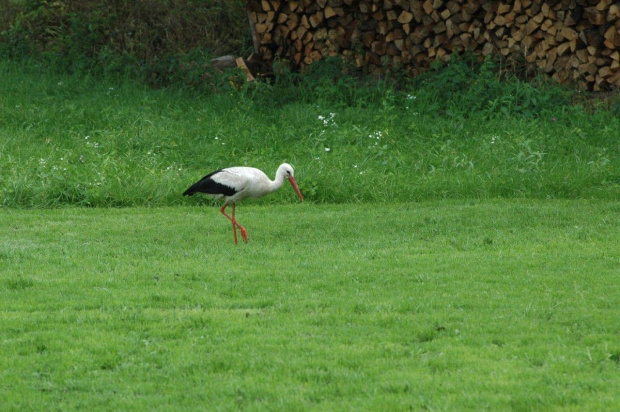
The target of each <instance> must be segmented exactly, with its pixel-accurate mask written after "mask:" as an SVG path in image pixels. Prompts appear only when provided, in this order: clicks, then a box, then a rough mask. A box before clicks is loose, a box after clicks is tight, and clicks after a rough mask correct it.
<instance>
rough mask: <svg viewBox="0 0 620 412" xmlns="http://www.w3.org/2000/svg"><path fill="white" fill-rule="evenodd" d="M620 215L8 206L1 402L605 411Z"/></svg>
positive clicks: (585, 205) (615, 389) (588, 210)
mask: <svg viewBox="0 0 620 412" xmlns="http://www.w3.org/2000/svg"><path fill="white" fill-rule="evenodd" d="M283 196H285V197H287V198H288V197H290V198H293V197H294V195H293V193H292V191H290V190H287V191H285V192H284V194H283ZM619 212H620V209H619V207H618V204H617V203H616V202H610V201H579V200H573V201H536V200H522V201H514V200H513V201H501V200H495V201H463V202H460V201H451V202H439V203H438V202H432V203H426V202H425V203H418V204H416V203H409V204H391V205H388V204H386V205H381V206H377V205H340V206H338V205H312V204H308V203H306V204H297V205H281V206H277V207H276V206H260V205H252V204H250V203H248V204H244V205H242V206H241V207H240V208H239V210H238V214H239V215H238V217H239V218H240V219H241V222H242V223H243V224H244V225H245V226H246V227H247V228H248V231H249V235H250V239H251V242H250V243H249V244H247V245H246V244H241V245H238V246H236V247H235V246H234V245H233V244H232V233H231V229H230V226H229V224H227V222H226V220H225V219H224V218H223V217H221V216H220V214H219V212H218V210H217V209H216V208H194V207H174V208H155V209H151V208H132V209H106V210H100V209H73V208H68V209H57V210H43V211H20V210H10V209H6V208H5V209H3V210H1V211H0V239H1V240H0V264H1V266H2V276H1V277H0V317H1V318H2V322H1V323H0V336H2V341H1V344H0V382H2V384H1V385H0V392H1V393H0V398H2V399H3V401H2V404H3V406H2V408H3V409H4V410H28V409H32V410H86V409H88V410H96V409H106V410H110V409H122V410H145V409H148V410H169V409H170V408H171V407H172V406H174V407H175V408H176V409H184V408H186V409H192V408H200V407H202V406H205V407H206V406H211V407H215V406H217V408H218V409H222V410H231V409H237V408H241V409H280V410H308V409H316V410H347V409H355V410H359V409H375V410H388V409H389V410H403V409H406V408H407V407H410V408H412V409H414V410H419V409H433V410H481V409H490V410H507V409H513V410H544V409H564V410H575V411H577V410H579V411H582V410H597V411H599V410H611V409H613V407H615V406H617V404H618V402H619V401H620V399H619V395H618V394H619V393H620V345H619V344H618V335H619V334H620V320H619V318H618V316H617V308H618V306H619V305H620V290H619V285H620V279H619V273H620V270H619V269H620V253H619V252H618V251H619V250H620V244H619V239H620V220H619V216H620V213H619Z"/></svg>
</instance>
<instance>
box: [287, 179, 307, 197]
mask: <svg viewBox="0 0 620 412" xmlns="http://www.w3.org/2000/svg"><path fill="white" fill-rule="evenodd" d="M288 181H289V182H291V186H293V189H295V193H297V196H299V198H300V199H301V201H302V202H303V201H304V197H303V196H302V195H301V192H300V191H299V186H297V182H296V181H295V178H294V177H293V176H289V178H288Z"/></svg>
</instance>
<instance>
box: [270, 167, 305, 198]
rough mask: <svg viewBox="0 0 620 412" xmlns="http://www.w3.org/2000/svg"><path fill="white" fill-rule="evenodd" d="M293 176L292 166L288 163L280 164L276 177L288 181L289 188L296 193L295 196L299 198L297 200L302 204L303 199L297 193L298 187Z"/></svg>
mask: <svg viewBox="0 0 620 412" xmlns="http://www.w3.org/2000/svg"><path fill="white" fill-rule="evenodd" d="M294 174H295V172H294V170H293V166H291V165H290V164H288V163H282V164H281V165H280V167H278V171H277V172H276V175H277V176H282V177H283V178H286V179H288V181H289V182H290V183H291V186H293V189H294V190H295V193H297V196H299V199H300V200H301V201H302V202H303V201H304V197H303V196H302V195H301V192H300V191H299V186H297V181H296V180H295V177H294Z"/></svg>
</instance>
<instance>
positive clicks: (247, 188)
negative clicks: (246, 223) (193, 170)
mask: <svg viewBox="0 0 620 412" xmlns="http://www.w3.org/2000/svg"><path fill="white" fill-rule="evenodd" d="M284 179H288V181H289V182H290V183H291V186H293V189H295V193H297V196H299V198H300V199H301V201H302V202H303V201H304V197H303V196H302V195H301V192H300V191H299V187H298V186H297V182H296V181H295V178H294V177H293V168H292V167H291V165H289V164H288V163H282V164H281V165H280V167H278V170H277V171H276V178H275V180H273V181H272V180H270V179H269V177H267V175H266V174H265V173H263V172H262V171H261V170H259V169H255V168H253V167H243V166H241V167H227V168H226V169H219V170H216V171H214V172H211V173H209V174H208V175H206V176H205V177H203V178H202V179H200V180H199V181H198V182H196V183H194V184H193V185H191V186H190V187H189V189H187V190H186V191H185V192H183V196H191V195H193V194H194V193H197V192H200V193H206V194H208V195H211V196H213V197H214V198H216V199H222V198H224V199H225V202H224V205H223V206H222V207H221V209H220V212H222V214H223V215H224V216H226V217H227V218H228V219H229V220H230V221H231V222H232V226H233V232H234V234H235V244H237V227H238V228H239V229H240V230H241V236H242V237H243V241H244V242H247V241H248V233H247V231H246V230H245V228H244V227H243V226H241V225H240V224H239V222H237V220H236V219H235V203H236V202H238V201H240V200H243V199H245V198H248V197H261V196H264V195H266V194H269V193H271V192H274V191H276V190H278V189H279V188H280V187H282V184H283V183H284ZM229 204H230V205H232V216H230V215H229V214H228V213H226V206H228V205H229Z"/></svg>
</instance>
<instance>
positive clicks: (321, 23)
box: [247, 0, 620, 91]
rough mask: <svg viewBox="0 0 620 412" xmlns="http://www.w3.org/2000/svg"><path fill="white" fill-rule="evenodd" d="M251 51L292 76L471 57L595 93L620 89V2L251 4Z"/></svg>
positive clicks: (336, 0)
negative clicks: (333, 63)
mask: <svg viewBox="0 0 620 412" xmlns="http://www.w3.org/2000/svg"><path fill="white" fill-rule="evenodd" d="M247 9H248V15H249V19H250V25H251V26H252V32H253V33H252V34H253V38H254V46H255V51H256V52H257V54H258V56H259V57H260V59H261V60H262V61H263V62H272V61H273V59H275V58H280V59H284V60H287V61H289V62H290V63H291V65H292V66H293V67H294V68H296V69H303V68H304V67H306V66H308V65H310V64H312V63H313V62H315V61H318V60H321V59H324V58H326V57H330V56H342V57H343V58H344V59H345V60H346V61H347V62H350V63H352V64H354V65H355V66H357V67H359V68H361V69H363V70H365V71H366V72H367V73H370V74H375V75H381V74H384V73H386V72H388V71H393V70H402V71H405V72H406V73H407V74H408V75H411V76H415V75H418V74H420V73H422V72H423V71H425V70H427V69H428V68H429V66H430V64H431V63H432V62H433V61H435V60H437V59H439V60H442V61H444V62H446V61H449V60H450V58H451V56H452V55H453V54H454V53H462V52H465V51H467V50H471V51H474V52H476V53H479V54H480V55H482V56H488V55H490V54H495V55H501V56H503V57H504V58H505V60H506V61H513V62H521V63H522V64H526V65H528V67H536V68H538V69H540V70H541V71H542V72H544V73H546V74H547V75H548V76H550V77H552V78H554V79H556V80H558V81H559V82H560V83H576V84H578V85H580V86H582V87H585V88H587V89H589V90H594V91H598V90H610V89H615V88H617V87H618V86H620V2H619V1H611V0H594V1H588V0H556V1H539V0H516V1H512V2H502V1H494V0H490V1H485V0H448V1H443V0H382V1H381V0H361V1H360V0H292V1H284V0H249V1H248V3H247Z"/></svg>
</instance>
